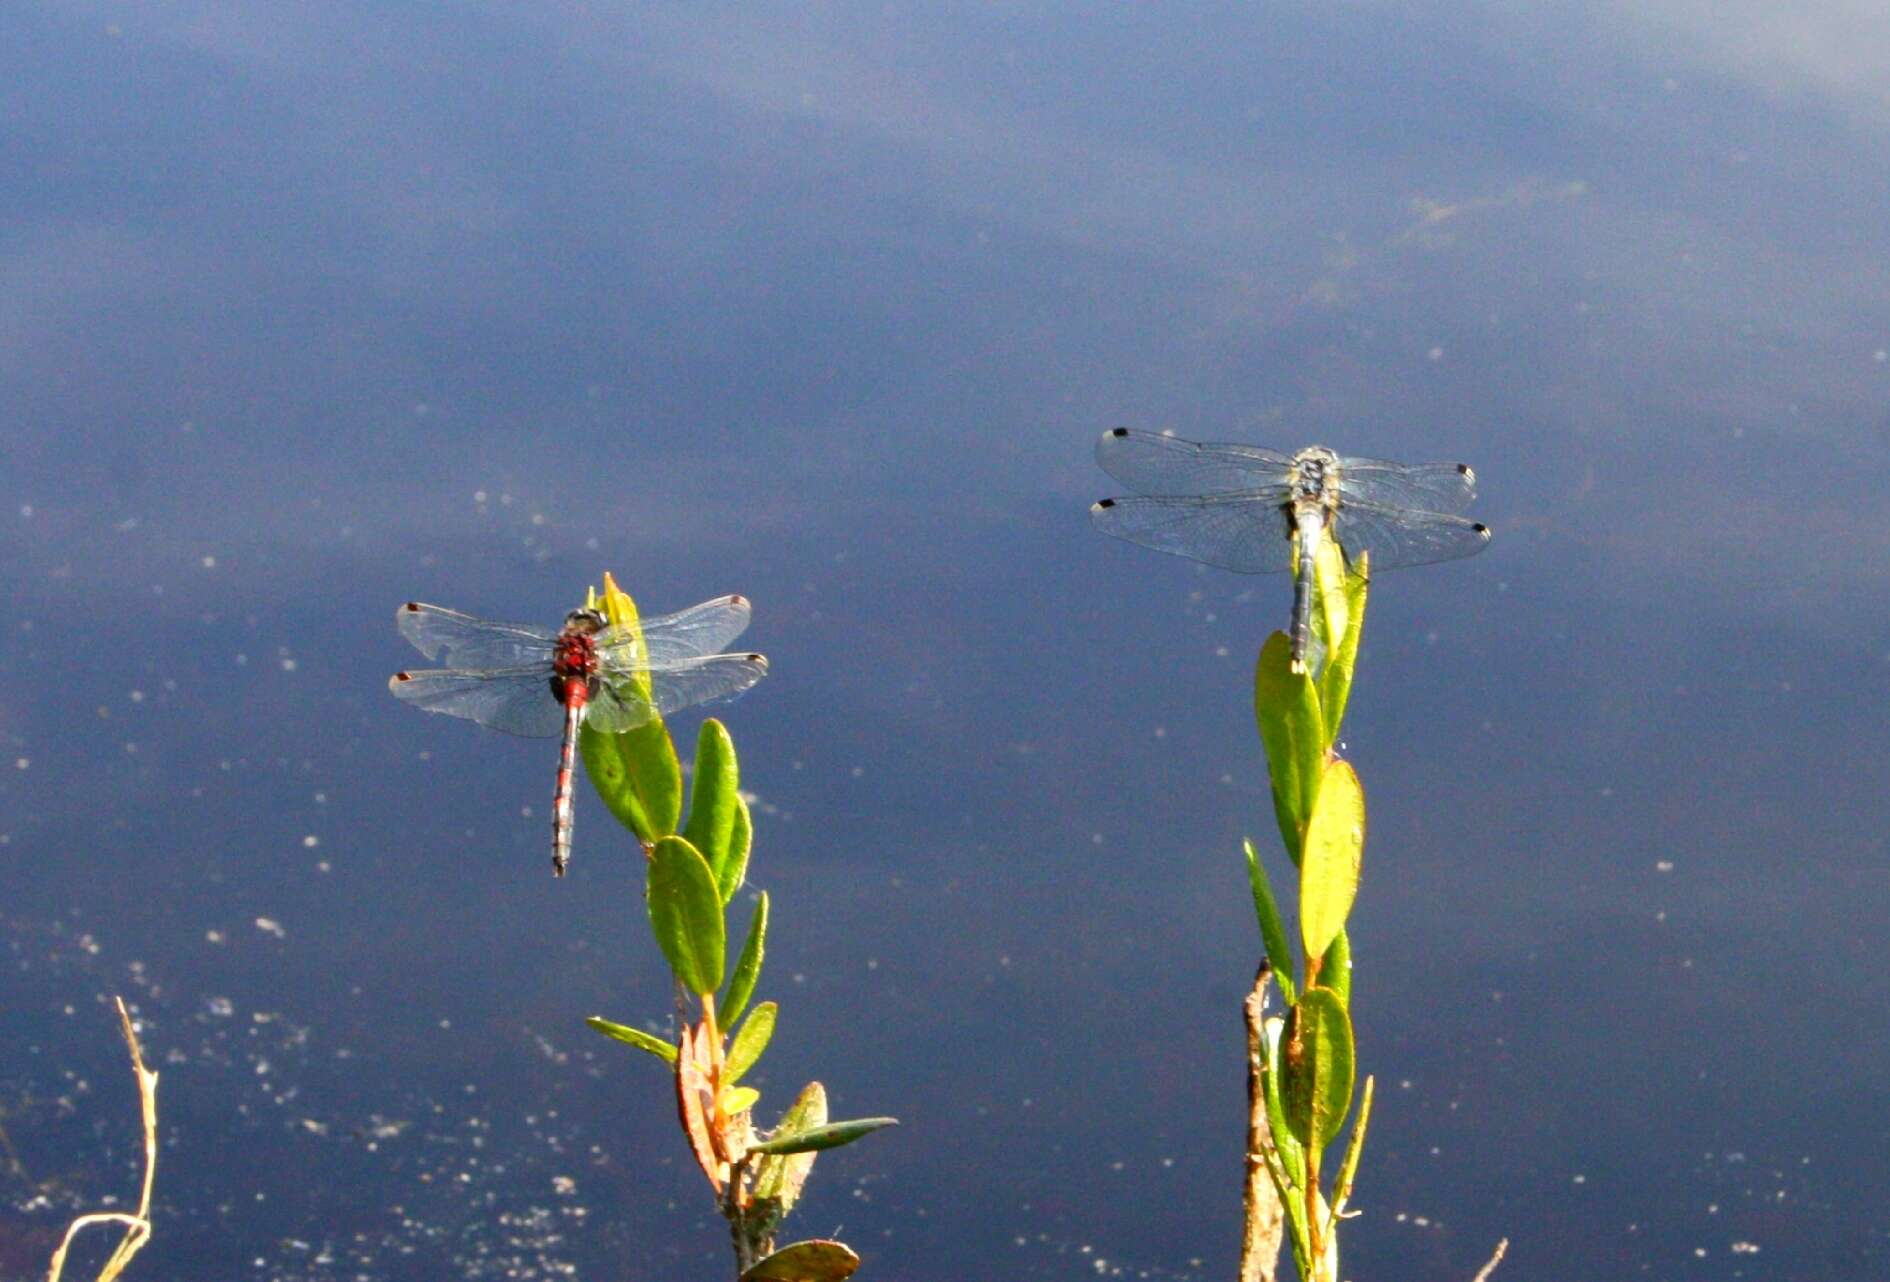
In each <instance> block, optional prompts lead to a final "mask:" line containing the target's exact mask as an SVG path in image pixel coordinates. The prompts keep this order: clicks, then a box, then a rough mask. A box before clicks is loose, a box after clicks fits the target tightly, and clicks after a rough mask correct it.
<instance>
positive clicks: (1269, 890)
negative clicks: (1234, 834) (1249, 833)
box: [1241, 841, 1293, 1006]
mask: <svg viewBox="0 0 1890 1282" xmlns="http://www.w3.org/2000/svg"><path fill="white" fill-rule="evenodd" d="M1241 844H1242V845H1243V846H1245V847H1246V850H1247V884H1248V885H1249V886H1251V887H1252V888H1253V911H1254V916H1256V917H1258V918H1259V919H1260V940H1261V942H1262V943H1263V944H1265V945H1266V950H1267V963H1268V964H1269V965H1271V966H1272V967H1273V978H1274V980H1275V982H1277V983H1278V984H1279V986H1280V999H1281V1000H1282V1001H1284V1002H1285V1003H1286V1004H1287V1005H1288V1006H1291V1005H1292V1004H1293V950H1292V949H1291V948H1290V947H1288V946H1287V942H1286V924H1285V923H1284V922H1282V921H1281V920H1280V908H1279V905H1278V904H1277V903H1275V902H1274V899H1273V887H1272V884H1271V883H1269V882H1268V881H1267V870H1266V868H1265V867H1264V866H1262V865H1261V863H1260V856H1259V854H1258V853H1257V852H1255V850H1254V848H1253V843H1252V842H1251V841H1242V843H1241Z"/></svg>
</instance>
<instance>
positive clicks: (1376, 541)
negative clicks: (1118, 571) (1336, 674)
mask: <svg viewBox="0 0 1890 1282" xmlns="http://www.w3.org/2000/svg"><path fill="white" fill-rule="evenodd" d="M1096 461H1097V462H1098V463H1100V464H1101V465H1102V469H1103V471H1105V472H1107V473H1109V475H1111V476H1113V477H1115V478H1116V480H1118V481H1121V482H1122V483H1123V484H1124V485H1126V486H1128V487H1129V488H1130V489H1132V490H1134V491H1136V493H1135V495H1134V496H1133V497H1130V498H1119V499H1104V500H1102V502H1100V503H1097V504H1094V505H1093V506H1091V508H1090V509H1089V515H1090V519H1091V520H1092V521H1093V522H1094V523H1095V525H1096V528H1097V529H1099V530H1101V531H1102V532H1103V533H1105V534H1112V535H1114V536H1115V537H1116V538H1119V539H1127V540H1128V541H1129V542H1131V543H1140V544H1141V545H1142V546H1144V547H1151V548H1155V549H1157V550H1159V551H1162V552H1172V553H1174V554H1175V555H1177V556H1186V557H1192V558H1193V559H1195V560H1197V561H1203V562H1206V563H1207V564H1208V565H1218V566H1221V567H1222V568H1224V569H1229V570H1238V571H1240V572H1241V573H1242V574H1265V573H1286V572H1293V571H1295V570H1297V573H1296V577H1295V579H1294V585H1293V632H1292V638H1293V669H1294V671H1296V672H1303V671H1305V668H1306V656H1307V653H1308V651H1309V650H1310V649H1311V645H1312V593H1313V560H1314V557H1315V556H1316V555H1317V553H1318V550H1319V545H1320V542H1321V540H1323V539H1325V538H1327V537H1330V538H1331V539H1332V540H1333V541H1334V542H1335V543H1337V544H1338V546H1339V550H1340V551H1341V552H1342V553H1344V555H1345V557H1346V559H1347V561H1348V563H1351V562H1356V560H1357V559H1358V557H1359V556H1360V555H1361V554H1364V553H1370V554H1371V560H1370V566H1371V568H1372V569H1374V570H1388V569H1391V568H1393V567H1395V566H1401V565H1423V564H1426V563H1428V562H1431V561H1449V560H1452V559H1454V558H1456V557H1460V556H1472V555H1475V554H1476V553H1478V552H1481V551H1482V550H1483V549H1484V548H1485V547H1486V546H1487V545H1488V544H1489V541H1490V529H1489V527H1488V526H1486V525H1483V524H1481V523H1479V522H1476V521H1472V520H1470V519H1468V518H1467V517H1464V516H1462V515H1460V513H1461V512H1462V511H1463V509H1464V508H1466V507H1468V506H1469V505H1470V500H1471V499H1473V498H1475V497H1476V493H1477V478H1476V473H1474V472H1472V471H1471V470H1470V469H1469V468H1468V467H1466V466H1465V465H1463V464H1462V463H1416V464H1406V463H1388V462H1386V461H1384V460H1383V459H1372V458H1348V457H1346V456H1344V455H1342V454H1335V453H1333V452H1332V451H1331V450H1329V449H1326V448H1325V447H1324V446H1320V445H1312V446H1308V447H1307V448H1305V449H1303V450H1300V451H1298V452H1297V453H1294V454H1283V453H1281V452H1280V451H1278V450H1269V449H1262V448H1261V447H1259V446H1257V445H1227V444H1213V443H1205V444H1204V443H1200V442H1195V441H1184V440H1182V439H1181V438H1180V437H1176V436H1167V435H1163V434H1161V433H1157V432H1138V431H1135V430H1134V429H1132V428H1127V427H1117V428H1111V429H1110V430H1109V431H1107V432H1104V433H1103V435H1102V440H1100V441H1098V442H1097V444H1096Z"/></svg>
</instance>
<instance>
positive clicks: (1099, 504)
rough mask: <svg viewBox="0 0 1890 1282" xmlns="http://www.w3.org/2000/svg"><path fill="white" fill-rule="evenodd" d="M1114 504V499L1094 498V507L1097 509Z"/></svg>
mask: <svg viewBox="0 0 1890 1282" xmlns="http://www.w3.org/2000/svg"><path fill="white" fill-rule="evenodd" d="M1115 505H1116V501H1115V500H1114V499H1097V500H1096V508H1097V510H1099V511H1100V510H1101V509H1103V508H1106V507H1114V506H1115Z"/></svg>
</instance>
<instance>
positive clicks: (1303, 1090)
mask: <svg viewBox="0 0 1890 1282" xmlns="http://www.w3.org/2000/svg"><path fill="white" fill-rule="evenodd" d="M1280 1048H1281V1050H1282V1052H1283V1058H1284V1059H1285V1061H1286V1064H1285V1072H1283V1073H1282V1074H1281V1079H1280V1103H1281V1105H1282V1107H1283V1108H1284V1109H1285V1112H1286V1125H1287V1126H1288V1127H1289V1128H1290V1129H1291V1131H1292V1133H1293V1136H1294V1138H1295V1139H1297V1140H1298V1141H1299V1142H1300V1143H1301V1144H1303V1145H1304V1146H1305V1148H1306V1170H1307V1177H1308V1178H1309V1179H1311V1178H1313V1177H1314V1173H1315V1172H1316V1171H1317V1170H1318V1166H1319V1155H1320V1154H1321V1153H1322V1152H1323V1151H1324V1150H1325V1147H1326V1145H1327V1143H1329V1142H1330V1141H1331V1139H1332V1137H1333V1136H1335V1135H1337V1134H1338V1133H1339V1128H1340V1126H1341V1125H1343V1124H1344V1122H1345V1114H1346V1111H1347V1110H1348V1109H1350V1108H1351V1106H1352V1081H1353V1074H1354V1072H1355V1071H1356V1065H1355V1062H1354V1055H1353V1045H1352V1020H1351V1017H1350V1016H1349V1015H1347V1014H1346V1013H1345V1006H1344V1004H1343V1003H1342V1002H1340V1001H1339V998H1338V995H1337V994H1335V993H1333V992H1332V991H1331V990H1330V989H1326V988H1309V989H1307V990H1306V991H1305V992H1304V993H1301V994H1300V998H1299V1004H1298V1005H1296V1006H1294V1007H1293V1009H1292V1011H1291V1012H1290V1013H1289V1014H1288V1015H1287V1020H1286V1031H1285V1033H1284V1035H1283V1036H1282V1038H1281V1041H1280Z"/></svg>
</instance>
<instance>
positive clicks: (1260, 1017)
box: [1240, 962, 1286, 1282]
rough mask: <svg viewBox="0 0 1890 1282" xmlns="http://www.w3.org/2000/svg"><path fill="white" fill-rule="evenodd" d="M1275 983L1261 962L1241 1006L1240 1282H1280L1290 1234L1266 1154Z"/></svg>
mask: <svg viewBox="0 0 1890 1282" xmlns="http://www.w3.org/2000/svg"><path fill="white" fill-rule="evenodd" d="M1272 977H1273V971H1272V969H1271V968H1270V967H1268V965H1267V964H1266V963H1265V962H1261V963H1260V973H1259V974H1257V975H1255V976H1254V980H1253V991H1252V992H1250V993H1248V994H1247V999H1246V1001H1244V1002H1243V1003H1241V1009H1242V1011H1243V1012H1244V1013H1245V1015H1246V1017H1247V1180H1246V1185H1245V1187H1244V1188H1243V1190H1242V1195H1241V1209H1242V1211H1243V1212H1244V1216H1243V1223H1242V1228H1241V1234H1240V1282H1274V1277H1275V1275H1276V1271H1277V1270H1278V1269H1279V1266H1280V1238H1281V1235H1282V1234H1283V1233H1284V1232H1285V1229H1286V1212H1285V1211H1284V1209H1282V1207H1281V1206H1280V1195H1279V1191H1278V1190H1277V1189H1275V1188H1274V1187H1273V1178H1272V1177H1271V1176H1270V1175H1268V1174H1267V1161H1266V1151H1267V1147H1268V1146H1269V1145H1270V1144H1272V1142H1273V1136H1272V1133H1271V1132H1270V1130H1269V1129H1268V1127H1267V1096H1266V1086H1265V1084H1264V1083H1263V1082H1262V1081H1261V1080H1260V1055H1261V1052H1262V1050H1263V1049H1264V1048H1265V1045H1266V1043H1265V1041H1264V1040H1263V1039H1264V1038H1265V1037H1266V1005H1267V981H1268V980H1269V979H1271V978H1272Z"/></svg>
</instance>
